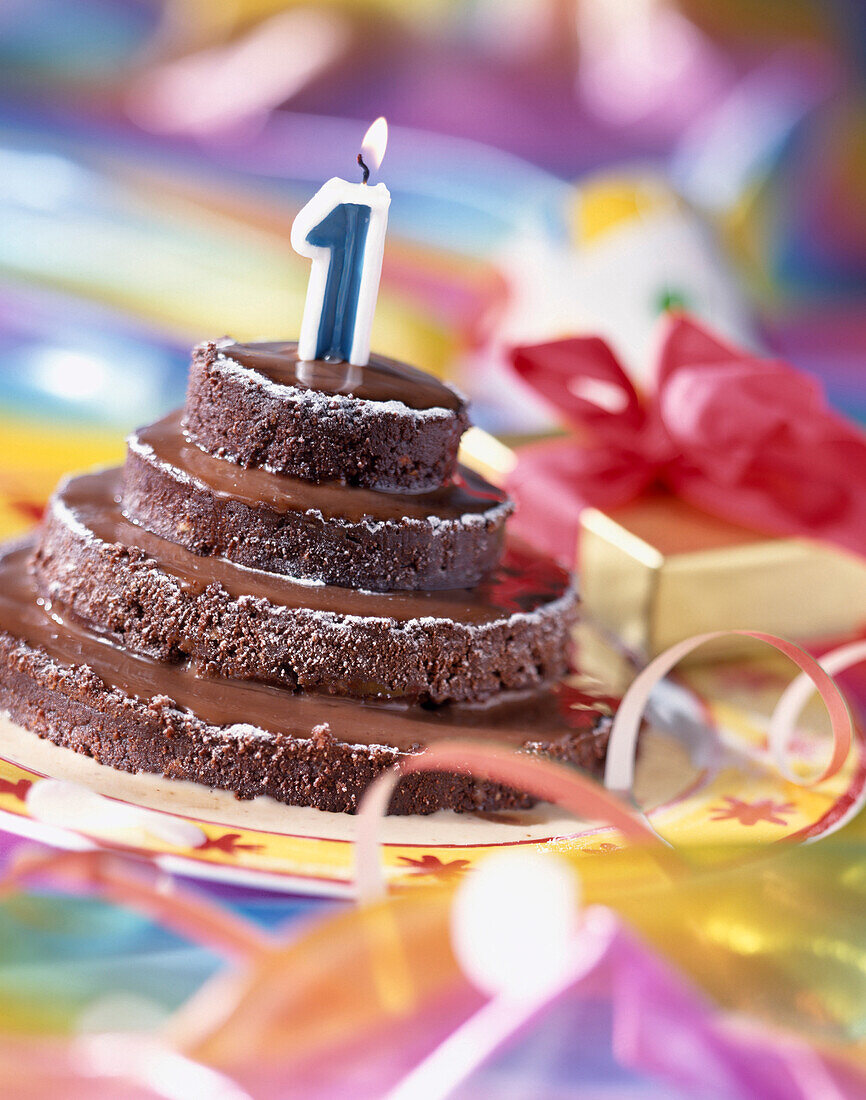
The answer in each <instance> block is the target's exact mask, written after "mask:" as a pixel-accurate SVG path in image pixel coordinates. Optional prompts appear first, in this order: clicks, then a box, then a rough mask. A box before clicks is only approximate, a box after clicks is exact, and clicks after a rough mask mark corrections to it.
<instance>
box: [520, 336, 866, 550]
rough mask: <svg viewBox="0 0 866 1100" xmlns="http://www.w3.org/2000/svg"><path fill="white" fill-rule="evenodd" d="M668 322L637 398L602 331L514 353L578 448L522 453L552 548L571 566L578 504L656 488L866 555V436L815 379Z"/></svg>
mask: <svg viewBox="0 0 866 1100" xmlns="http://www.w3.org/2000/svg"><path fill="white" fill-rule="evenodd" d="M666 324H667V329H666V331H665V333H664V336H663V341H662V345H661V350H660V353H659V357H658V362H657V365H656V371H655V385H654V388H653V389H652V390H651V391H650V392H649V393H648V394H647V395H646V396H645V397H644V398H643V399H642V398H641V396H640V395H639V394H638V392H637V391H636V390H635V388H634V386H633V385H632V383H631V381H630V380H629V378H628V376H627V375H626V373H625V371H624V370H623V368H622V366H621V365H620V364H619V362H618V361H617V359H616V356H615V355H614V353H613V352H612V351H611V349H610V348H609V347H608V345H607V344H606V343H605V342H604V341H603V340H601V339H599V338H598V337H575V338H572V339H568V340H560V341H555V342H552V343H547V344H538V345H534V346H527V347H518V348H516V349H515V350H514V352H513V355H512V360H513V363H514V367H515V370H516V371H517V373H518V374H519V375H520V377H521V378H522V379H523V380H524V381H525V382H527V383H528V384H529V385H530V386H532V388H533V389H535V390H536V391H537V392H538V393H539V394H540V395H541V396H542V397H544V398H545V399H546V400H547V401H548V402H550V404H552V405H553V406H554V407H555V408H556V410H557V411H558V412H559V413H560V415H561V416H562V417H563V418H564V419H565V420H566V421H567V422H568V423H569V424H570V425H571V426H572V427H573V428H574V429H575V431H576V433H577V443H575V440H574V439H568V440H565V441H563V440H554V441H552V442H545V443H541V444H535V445H533V446H530V447H526V448H523V449H522V450H521V451H520V452H519V455H520V460H519V462H518V465H517V468H516V470H515V471H514V473H513V474H512V475H511V480H510V482H509V488H510V489H511V491H512V492H513V494H514V495H515V497H516V498H517V501H518V504H520V505H521V506H523V505H524V504H525V506H526V510H527V513H529V512H531V511H532V505H533V499H532V498H533V497H534V498H535V499H536V501H537V500H538V498H539V497H541V498H543V502H544V506H545V507H546V508H547V509H548V518H547V522H546V524H544V525H543V526H545V527H547V528H549V529H551V535H550V540H551V542H550V545H549V547H548V549H550V550H552V551H553V552H555V553H556V554H557V556H560V557H565V558H566V559H567V560H569V561H570V560H571V558H572V555H573V549H574V544H575V537H576V532H577V522H578V517H579V515H580V511H581V510H582V509H583V508H584V507H586V506H592V507H598V508H611V507H616V506H617V505H620V504H625V503H627V502H628V501H630V500H633V499H634V498H636V497H638V496H640V495H641V494H642V493H644V492H646V491H647V490H648V489H649V488H650V487H651V486H653V485H656V484H661V485H664V486H665V487H666V488H667V489H669V490H670V491H672V492H673V493H674V494H675V495H677V496H679V497H682V498H683V499H684V500H686V501H688V502H689V503H691V504H693V505H694V506H696V507H698V508H702V509H703V510H704V511H708V512H711V513H713V514H714V515H717V516H720V517H721V518H722V519H725V520H728V521H730V522H733V523H739V524H742V525H745V526H747V527H751V528H753V529H756V530H759V531H766V532H768V533H770V534H775V535H789V536H806V537H813V538H821V539H826V540H827V541H830V542H833V543H836V544H837V545H839V546H843V547H846V548H847V549H849V550H854V551H856V552H858V553H860V554H866V434H864V433H863V432H862V431H861V430H860V429H859V428H858V427H857V426H856V425H854V424H852V423H850V422H849V421H847V420H846V419H845V418H844V417H842V416H840V415H838V414H837V413H835V412H833V411H832V410H831V409H830V408H829V406H828V405H827V402H826V400H825V397H824V394H823V391H822V389H821V386H820V385H819V383H818V382H817V380H816V379H814V378H812V377H811V376H809V375H808V374H805V373H803V372H801V371H798V370H795V369H794V368H793V367H791V366H789V365H788V364H786V363H783V362H780V361H778V360H773V359H763V358H759V357H758V356H755V355H753V354H750V353H748V352H746V351H743V350H741V349H738V348H734V347H732V346H730V345H728V344H725V343H723V342H722V341H721V340H719V339H718V338H717V337H715V336H713V335H712V334H711V333H709V332H708V331H707V330H706V329H705V328H703V327H702V326H701V325H699V324H698V323H697V322H696V321H694V320H692V319H691V318H688V317H686V316H684V315H671V316H670V317H669V318H668V319H667V322H666ZM545 486H546V487H547V488H548V489H549V490H550V491H551V493H550V494H547V493H544V492H542V493H539V489H541V488H544V487H545ZM554 490H555V494H554V493H553V491H554ZM551 496H554V499H555V500H556V506H555V513H554V515H553V516H550V514H549V510H550V501H551ZM518 516H519V511H518ZM526 522H533V523H534V521H533V520H530V517H529V515H528V514H527V517H526ZM535 534H536V538H537V531H536V532H535Z"/></svg>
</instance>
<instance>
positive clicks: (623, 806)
mask: <svg viewBox="0 0 866 1100" xmlns="http://www.w3.org/2000/svg"><path fill="white" fill-rule="evenodd" d="M730 634H739V635H745V636H747V637H750V638H755V639H756V640H757V641H761V642H766V643H767V644H768V645H770V646H772V647H773V648H774V649H776V650H778V651H779V652H780V653H782V654H784V656H786V657H788V658H789V659H790V660H791V661H793V662H794V664H796V665H797V667H798V668H799V669H800V670H801V675H800V676H799V677H798V678H797V679H796V680H794V681H793V683H792V684H791V685H789V687H788V688H787V689H786V691H785V693H783V695H782V696H781V698H780V700H779V703H778V704H777V707H776V710H775V712H774V714H773V717H772V718H771V720H770V726H769V734H768V737H769V745H770V753H771V755H772V757H773V760H774V763H775V764H776V766H777V767H778V769H779V771H780V772H781V774H782V775H784V776H785V778H786V779H788V780H790V781H791V782H793V783H798V784H800V785H802V786H811V785H814V784H817V783H820V782H823V781H824V780H826V779H830V778H831V777H832V776H834V775H836V774H837V772H838V771H839V770H840V769H841V768H842V766H843V765H844V763H845V761H846V760H847V758H848V754H849V752H850V750H851V743H852V740H853V726H852V723H851V715H850V713H849V711H848V707H847V704H846V702H845V699H844V697H843V695H842V693H841V692H840V690H839V687H838V686H837V684H836V682H835V681H834V680H833V677H832V676H831V675H830V673H829V671H828V670H827V669H825V668H822V666H821V665H820V664H819V663H818V661H816V660H815V658H814V657H812V656H811V655H810V654H809V653H807V652H806V651H805V650H803V649H801V648H800V647H799V646H797V645H794V643H793V642H788V641H785V640H784V639H783V638H777V637H776V636H775V635H773V634H765V633H763V632H761V631H757V630H733V631H727V630H721V631H713V632H712V633H709V634H698V635H695V636H694V637H692V638H687V639H686V640H685V641H682V642H679V643H677V644H676V645H673V646H671V647H670V648H669V649H667V650H665V651H664V653H661V654H659V656H658V657H656V658H655V660H653V661H651V662H650V664H648V665H647V666H646V668H644V669H643V670H642V671H641V672H640V673H639V674H638V675H637V676H636V677H635V679H634V680H633V681H632V683H631V685H630V686H629V688H628V690H627V691H626V693H625V695H624V696H623V698H622V702H621V703H620V705H619V707H618V708H617V712H616V715H615V717H614V721H613V725H612V727H611V732H610V738H609V740H608V748H607V759H606V764H605V774H604V787H602V786H600V785H599V784H598V783H596V782H595V781H594V780H592V779H589V778H588V777H586V776H584V775H581V774H580V773H579V772H576V771H575V770H574V769H573V768H570V767H568V766H567V765H564V764H558V763H554V762H553V761H550V760H544V759H539V758H537V757H531V756H527V755H526V754H524V753H516V752H513V751H512V750H510V749H505V748H499V747H496V746H490V745H482V744H477V743H475V742H472V741H443V742H440V744H438V745H434V746H431V747H430V748H428V749H425V750H424V751H423V752H421V753H418V754H417V755H414V756H408V757H406V758H404V759H403V760H402V761H400V763H398V764H396V765H395V766H394V767H393V768H390V769H389V770H388V771H387V772H385V773H384V774H383V775H380V776H379V777H378V779H376V780H375V781H374V782H373V783H372V784H371V785H370V786H369V787H368V788H367V791H366V792H365V794H364V797H363V799H362V801H361V805H360V808H359V810H358V818H357V832H356V836H355V891H356V896H357V898H358V900H359V901H363V902H370V901H374V900H375V899H377V898H380V897H382V896H383V895H384V894H385V892H386V881H385V876H384V872H383V869H382V864H381V853H380V847H381V835H380V829H381V823H382V819H383V818H384V816H385V814H386V813H387V812H388V804H389V803H390V801H391V796H392V795H393V793H394V789H395V787H396V786H397V783H398V782H399V781H400V779H401V778H402V776H404V775H409V774H411V773H413V772H420V771H443V772H453V773H456V774H459V775H474V776H478V777H484V778H486V779H490V780H493V781H494V782H497V783H504V784H506V785H507V786H510V787H517V788H518V789H520V790H525V791H528V792H530V793H531V794H533V795H535V796H536V797H538V798H541V799H543V800H545V801H548V802H553V803H555V804H556V805H558V806H561V807H562V808H563V809H566V810H569V811H570V812H571V813H573V814H574V815H575V816H576V817H581V818H590V819H597V820H604V821H606V822H607V823H608V824H610V825H613V826H614V827H615V828H617V829H619V830H620V831H621V832H622V833H623V835H624V836H626V837H628V838H629V839H631V840H634V841H638V842H642V843H647V842H648V843H650V844H652V845H655V846H659V843H660V842H661V844H662V845H663V846H664V845H667V843H668V842H667V841H665V840H664V838H662V837H660V836H659V834H658V833H656V831H655V830H654V829H653V827H652V825H651V824H650V822H649V821H648V820H647V819H646V818H645V817H644V816H643V814H641V813H636V812H635V811H634V810H633V809H632V808H631V807H630V806H629V804H628V802H627V801H626V800H627V799H630V798H631V791H632V786H633V784H634V770H635V758H636V751H637V741H638V733H639V731H640V726H641V722H642V720H643V715H644V710H645V708H646V704H647V702H648V700H649V697H650V694H651V693H652V690H653V688H654V687H655V686H656V685H657V684H658V683H659V682H660V681H661V680H663V679H664V677H665V676H667V674H668V673H669V672H670V671H671V669H672V668H673V667H674V665H676V664H677V662H678V661H680V660H681V659H682V658H683V657H685V656H686V655H687V654H689V653H691V652H692V650H694V649H697V648H698V647H699V646H701V645H703V644H704V643H706V642H709V641H712V640H714V639H716V638H724V637H726V636H728V635H730ZM848 649H849V647H846V650H845V651H844V654H843V656H842V657H840V658H838V659H836V667H838V668H840V669H841V668H843V667H848V664H851V663H854V662H853V657H852V655H851V654H850V653H849V651H848ZM854 656H856V659H857V660H862V659H864V658H866V643H862V644H861V645H860V647H859V648H858V649H857V650H856V653H855V654H854ZM825 661H826V659H825ZM812 691H817V692H818V693H819V695H820V696H821V698H822V700H823V701H824V705H825V706H826V708H827V713H828V714H829V716H830V724H831V728H832V733H833V747H832V751H831V753H830V758H829V760H828V762H827V764H826V765H825V766H824V768H823V769H822V770H821V771H820V773H819V774H817V775H814V776H810V777H808V778H805V779H804V778H802V777H801V776H799V775H798V774H797V773H796V772H794V771H793V769H792V768H791V767H790V765H789V763H788V757H787V751H788V746H789V744H790V741H791V737H792V736H793V733H794V723H795V722H796V720H797V718H798V716H799V714H800V711H801V710H802V706H803V703H805V701H806V699H807V698H808V696H809V695H810V694H811V692H812ZM605 788H606V789H605Z"/></svg>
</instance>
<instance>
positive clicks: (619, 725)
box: [604, 630, 854, 796]
mask: <svg viewBox="0 0 866 1100" xmlns="http://www.w3.org/2000/svg"><path fill="white" fill-rule="evenodd" d="M730 634H739V635H743V636H745V637H747V638H755V639H756V640H757V641H760V642H766V643H767V644H768V645H771V646H772V647H773V648H774V649H776V650H778V651H779V653H782V654H783V655H784V656H785V657H788V658H789V659H790V660H791V661H793V662H794V664H796V665H797V667H798V668H799V669H800V670H801V674H800V676H798V677H797V679H796V680H794V681H793V682H792V684H790V685H789V686H788V688H786V690H785V692H784V693H783V694H782V696H781V697H780V699H779V702H778V703H777V705H776V709H775V711H774V712H773V716H772V718H771V719H770V724H769V728H768V743H769V748H770V755H771V756H772V758H773V762H774V763H775V765H776V767H777V768H778V770H779V771H780V773H781V774H782V775H783V776H784V777H785V778H786V779H787V780H788V781H789V782H791V783H796V784H798V785H799V786H813V785H815V784H816V783H821V782H823V781H824V780H825V779H830V778H832V776H834V775H836V773H837V772H838V771H839V770H840V768H841V767H842V766H843V764H844V763H845V761H846V760H847V758H848V753H849V752H850V751H851V742H852V739H853V733H854V731H853V727H852V724H851V715H850V713H849V711H848V706H847V704H846V702H845V698H844V696H843V695H842V693H841V691H840V690H839V687H838V685H837V684H836V682H835V680H834V679H833V677H832V676H831V675H830V672H829V671H828V669H827V668H824V667H822V665H821V664H819V663H818V661H816V660H815V658H814V657H812V656H811V655H810V654H809V653H807V652H806V651H805V650H804V649H801V648H800V647H799V646H797V645H794V643H793V642H787V641H785V640H784V639H783V638H777V637H776V636H775V635H773V634H764V633H762V632H761V631H758V630H717V631H712V632H711V633H709V634H697V635H695V636H694V637H692V638H686V640H685V641H682V642H678V643H677V644H676V645H673V646H671V647H670V649H666V650H665V651H664V653H660V654H659V656H658V657H656V658H655V660H653V661H650V663H649V664H648V665H647V666H646V668H644V669H643V670H642V671H641V672H640V673H638V675H637V676H636V677H635V679H634V680H633V681H632V683H631V684H630V685H629V688H628V690H627V691H626V693H625V695H624V696H623V698H622V702H621V703H620V705H619V707H618V708H617V712H616V715H615V717H614V720H613V725H612V726H611V731H610V738H609V740H608V744H607V757H606V760H605V770H604V785H605V786H606V787H607V788H608V790H611V791H615V792H617V793H618V794H619V795H621V796H622V795H626V796H630V795H631V791H632V787H633V785H634V769H635V757H636V751H637V740H638V733H639V732H640V725H641V721H642V719H643V715H644V711H645V709H646V705H647V702H648V700H649V697H650V694H651V693H652V690H653V688H654V687H655V686H656V684H658V683H659V682H660V681H661V680H663V679H664V677H665V676H666V675H667V674H668V673H669V672H670V671H671V669H672V668H673V667H674V665H676V664H677V663H678V662H679V661H681V660H682V658H683V657H686V656H688V654H689V653H691V652H693V650H695V649H697V648H698V647H699V646H702V645H704V643H706V642H711V641H713V640H714V639H716V638H725V637H727V636H728V635H730ZM840 667H842V666H840ZM794 689H796V690H795V691H794ZM804 689H805V698H803V699H802V701H800V699H801V693H803V692H804ZM813 691H817V692H818V693H819V695H820V696H821V699H822V700H823V702H824V706H825V707H826V708H827V713H828V714H829V716H830V725H831V729H832V732H833V748H832V751H831V753H830V759H829V760H828V761H827V764H826V765H825V766H824V768H823V769H822V770H821V771H820V772H819V773H818V774H817V775H813V776H809V777H808V778H803V777H801V776H799V775H798V774H797V773H796V772H795V771H794V770H793V768H792V767H791V766H790V764H789V762H788V746H789V745H790V742H791V738H792V736H793V734H794V728H795V723H796V721H797V718H798V717H799V714H800V711H801V710H802V709H803V703H804V702H805V699H806V698H808V696H809V695H810V694H811V693H812V692H813ZM798 703H799V705H798Z"/></svg>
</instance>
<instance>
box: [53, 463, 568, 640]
mask: <svg viewBox="0 0 866 1100" xmlns="http://www.w3.org/2000/svg"><path fill="white" fill-rule="evenodd" d="M120 490H121V472H120V470H116V469H115V470H105V471H102V472H100V473H96V474H83V475H81V476H80V477H76V478H71V479H70V480H69V481H68V482H66V484H65V485H63V486H62V487H61V489H60V490H59V492H58V494H57V501H58V504H59V506H61V507H64V508H66V509H68V510H69V512H70V513H71V520H72V522H73V523H78V524H79V525H80V526H82V527H85V528H87V529H88V530H89V531H91V532H92V533H93V534H94V535H95V536H96V537H97V538H99V539H102V540H103V541H104V542H116V543H120V544H122V545H124V546H133V547H139V548H140V549H142V550H143V551H144V552H145V553H146V554H147V555H148V556H149V557H151V558H153V559H154V560H155V561H157V562H158V563H159V566H160V568H161V569H162V570H164V571H165V572H168V573H171V574H172V575H173V576H175V577H177V578H178V580H179V581H180V582H181V584H182V586H183V587H184V588H185V589H186V590H188V591H190V592H193V593H199V592H202V591H203V590H204V589H205V588H206V587H207V586H208V585H209V584H214V583H216V584H219V585H220V586H221V587H222V588H224V589H225V591H226V592H227V593H228V594H229V595H230V596H231V597H232V598H233V599H237V598H238V597H241V596H244V595H250V596H257V597H261V598H263V599H266V600H269V601H270V602H271V603H273V604H279V605H281V606H284V607H291V608H306V609H308V610H310V611H325V612H331V613H334V614H338V615H358V616H365V617H366V616H382V617H385V618H389V619H395V620H396V621H398V622H406V621H408V620H411V619H423V618H436V619H450V620H452V621H454V622H460V623H472V624H481V623H489V622H496V621H498V620H500V619H502V618H503V617H504V616H508V615H514V614H520V613H523V614H530V613H532V612H534V611H537V610H538V609H539V608H540V607H543V606H545V605H547V604H550V603H552V602H554V601H555V600H559V599H561V598H562V597H563V596H564V595H565V594H566V593H567V592H568V591H569V589H570V588H571V578H570V577H569V575H568V574H567V573H566V572H565V570H564V569H560V568H559V566H557V565H556V564H555V563H554V562H553V561H551V560H550V559H549V558H546V557H544V556H542V555H541V554H538V553H536V552H535V551H533V550H531V549H530V548H529V547H526V546H523V545H522V544H520V543H519V542H512V543H510V544H509V545H508V548H507V550H506V552H505V556H504V557H503V560H502V562H501V563H500V565H499V567H498V568H497V569H495V570H494V572H493V573H491V574H490V575H488V576H487V577H486V578H485V579H484V581H483V582H482V583H481V584H480V585H478V586H477V587H475V588H457V589H444V590H441V591H416V592H412V591H409V592H364V591H361V590H357V589H352V588H343V587H339V586H337V585H316V584H310V583H305V582H303V581H296V580H293V579H292V578H290V577H284V576H282V575H280V574H278V573H267V572H265V571H264V570H259V569H250V568H248V567H246V566H242V565H236V564H235V563H234V562H231V561H228V560H226V559H225V558H218V557H202V556H200V555H198V554H194V553H192V552H191V551H190V550H186V549H185V548H184V547H183V546H179V545H178V544H177V543H174V542H169V540H168V539H163V538H160V536H159V535H155V534H153V533H152V532H150V531H148V530H146V529H145V528H143V527H139V526H138V525H137V524H134V523H132V522H130V521H129V520H128V519H126V518H125V517H124V515H123V513H122V511H121V507H120V504H119V503H118V501H119V499H120Z"/></svg>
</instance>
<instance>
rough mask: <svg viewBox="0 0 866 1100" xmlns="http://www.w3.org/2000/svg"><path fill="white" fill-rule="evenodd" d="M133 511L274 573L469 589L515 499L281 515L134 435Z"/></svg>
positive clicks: (170, 534) (360, 584)
mask: <svg viewBox="0 0 866 1100" xmlns="http://www.w3.org/2000/svg"><path fill="white" fill-rule="evenodd" d="M123 498H124V511H125V512H126V514H127V515H128V516H129V517H130V518H131V519H132V520H134V521H135V522H136V523H140V524H141V525H142V526H143V527H146V528H147V529H148V530H150V531H154V532H155V533H156V534H158V535H160V536H161V537H162V538H165V539H168V540H170V541H171V542H176V543H179V544H180V545H181V546H185V547H186V548H187V549H188V550H192V551H193V553H196V554H202V555H212V554H213V555H217V556H219V557H224V558H228V559H229V561H233V562H237V563H238V564H240V565H246V566H249V567H250V568H251V569H264V570H266V571H267V572H270V573H281V574H283V575H285V576H293V577H301V578H303V579H306V580H314V581H322V582H324V583H326V584H337V585H344V586H345V587H348V588H365V589H370V590H372V591H376V592H386V591H390V590H392V589H418V588H436V589H442V588H469V587H471V586H472V585H474V584H477V583H478V582H479V581H480V580H481V578H482V577H483V576H484V574H485V573H487V572H489V571H490V570H491V569H493V568H494V566H495V565H496V563H497V561H498V560H499V557H500V555H501V553H502V546H503V539H504V536H505V521H506V520H507V518H508V516H509V515H511V513H512V511H513V510H514V506H513V504H512V503H511V501H504V502H499V501H493V502H491V504H490V507H489V508H488V509H487V510H486V511H484V512H482V513H478V512H470V513H467V514H466V515H463V516H459V517H457V518H455V519H442V518H439V517H437V516H430V517H429V518H427V519H415V518H412V517H404V518H403V519H400V520H374V519H372V518H362V519H360V520H358V521H350V520H346V519H341V518H339V517H332V516H329V517H326V516H323V515H322V513H321V512H319V511H317V510H316V509H314V508H313V509H308V510H305V511H288V512H277V511H274V510H273V509H272V508H270V507H268V506H267V505H266V504H264V503H261V504H256V505H253V506H250V505H248V504H245V503H244V502H242V501H239V500H235V499H232V498H228V497H225V496H223V495H220V494H216V493H214V492H213V491H212V490H211V489H210V488H209V487H208V486H207V485H205V484H203V483H202V482H200V481H198V480H197V479H196V478H194V477H192V476H190V475H189V474H188V473H187V472H186V471H182V470H178V469H177V468H175V467H173V466H171V465H169V464H167V463H165V462H162V461H161V460H160V459H159V458H158V456H156V455H155V454H154V452H153V450H152V449H151V448H150V447H148V446H147V445H146V444H144V443H142V442H141V441H140V440H139V439H138V437H137V436H135V435H133V436H132V437H131V438H130V440H129V448H128V451H127V458H126V465H125V468H124V483H123Z"/></svg>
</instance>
